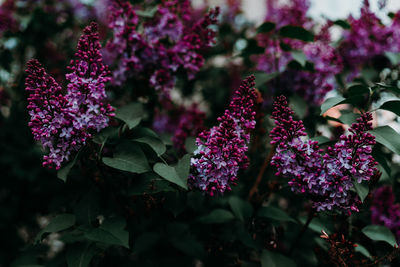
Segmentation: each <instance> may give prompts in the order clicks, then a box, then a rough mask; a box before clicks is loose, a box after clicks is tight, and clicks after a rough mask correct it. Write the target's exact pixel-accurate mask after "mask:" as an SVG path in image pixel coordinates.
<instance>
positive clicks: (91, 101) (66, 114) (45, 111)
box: [26, 23, 113, 169]
mask: <svg viewBox="0 0 400 267" xmlns="http://www.w3.org/2000/svg"><path fill="white" fill-rule="evenodd" d="M100 48H101V47H100V42H99V37H98V33H97V25H96V24H95V23H92V24H91V25H90V26H88V27H86V28H85V29H84V34H83V35H82V36H81V38H80V40H79V42H78V48H77V50H78V51H77V53H76V54H75V55H76V58H77V59H76V60H74V61H71V66H70V68H69V69H70V70H71V71H72V72H71V73H70V74H67V75H66V78H67V80H68V81H69V84H68V87H67V93H66V94H65V95H63V94H62V89H61V87H60V86H59V85H58V84H57V82H56V81H55V80H54V79H53V78H52V77H51V76H50V75H49V74H47V73H46V72H45V70H44V68H42V66H41V65H40V63H39V62H38V61H37V60H36V59H32V60H30V61H29V62H28V65H27V74H28V77H27V78H26V90H27V91H28V92H29V93H30V96H29V98H28V101H29V104H28V110H29V114H30V116H31V121H30V123H29V126H30V127H31V129H32V133H33V135H34V138H35V140H38V141H40V142H41V143H42V145H43V147H45V148H48V149H49V155H46V156H44V157H43V159H44V162H43V166H47V167H53V166H54V167H55V168H56V169H59V168H60V167H61V163H62V162H63V161H65V160H68V159H69V157H70V155H71V153H73V152H75V151H77V150H78V149H79V148H80V147H82V145H84V144H85V142H86V139H87V138H89V137H91V133H93V132H97V131H100V130H101V129H103V128H105V127H106V126H107V125H108V122H109V117H110V116H113V113H112V112H113V108H112V107H111V106H110V105H109V104H107V103H105V101H106V94H105V86H104V83H105V82H107V81H109V80H110V78H109V77H108V76H109V72H108V70H107V67H106V66H104V65H103V63H102V57H101V54H100V51H99V50H100Z"/></svg>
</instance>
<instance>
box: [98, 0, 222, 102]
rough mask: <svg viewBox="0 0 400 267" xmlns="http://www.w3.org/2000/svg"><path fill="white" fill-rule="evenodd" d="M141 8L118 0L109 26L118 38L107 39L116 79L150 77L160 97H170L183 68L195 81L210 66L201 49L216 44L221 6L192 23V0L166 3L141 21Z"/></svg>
mask: <svg viewBox="0 0 400 267" xmlns="http://www.w3.org/2000/svg"><path fill="white" fill-rule="evenodd" d="M138 11H141V10H138V9H136V7H134V6H132V5H131V4H130V3H129V1H126V0H114V1H113V2H112V6H111V7H110V12H111V15H110V19H109V21H110V22H109V27H110V28H111V29H112V30H113V33H114V35H113V38H112V39H111V40H110V41H109V42H108V43H107V47H106V48H107V53H108V58H109V62H110V63H116V65H117V66H116V70H115V71H114V72H113V74H114V79H113V82H114V83H115V84H116V85H121V84H122V83H123V82H124V81H125V80H127V79H128V78H137V79H144V80H145V81H148V83H149V85H150V86H151V87H152V88H154V89H155V90H157V91H160V93H161V94H160V95H161V96H164V97H169V91H170V90H171V89H172V88H173V86H174V85H175V78H176V75H177V72H178V70H183V71H184V72H185V73H186V74H187V77H188V78H189V79H192V78H194V75H195V74H196V73H197V72H198V71H199V70H200V68H201V67H202V65H203V64H204V58H203V56H202V55H201V52H202V51H203V50H204V49H205V48H208V47H210V46H211V45H212V44H213V43H214V37H215V34H216V33H215V31H214V30H212V29H211V28H210V26H211V25H215V24H216V23H217V19H216V17H217V16H218V14H219V9H218V7H217V8H215V9H212V10H210V12H209V13H208V14H206V15H205V16H204V17H203V18H202V19H200V20H199V21H198V22H196V23H194V25H191V26H190V24H191V22H190V19H191V12H192V11H191V6H190V1H187V0H185V1H178V0H170V1H162V3H161V4H159V5H158V6H157V11H156V13H155V15H154V17H152V18H151V20H144V21H139V16H138V14H137V12H138Z"/></svg>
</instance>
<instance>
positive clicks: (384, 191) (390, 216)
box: [371, 185, 400, 240]
mask: <svg viewBox="0 0 400 267" xmlns="http://www.w3.org/2000/svg"><path fill="white" fill-rule="evenodd" d="M394 198H395V197H394V194H393V191H392V187H391V186H389V185H385V186H382V187H380V188H378V189H377V190H376V191H375V193H374V197H373V200H372V205H371V221H372V223H373V224H378V225H384V226H386V227H387V228H389V229H390V230H391V231H392V232H393V233H394V234H395V235H396V237H397V240H400V204H398V203H397V204H395V202H394V200H395V199H394Z"/></svg>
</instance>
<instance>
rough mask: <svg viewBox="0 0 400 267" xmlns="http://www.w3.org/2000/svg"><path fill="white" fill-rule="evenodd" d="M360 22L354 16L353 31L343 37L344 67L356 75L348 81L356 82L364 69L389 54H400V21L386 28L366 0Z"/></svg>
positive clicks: (395, 20) (341, 47)
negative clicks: (373, 60) (385, 53)
mask: <svg viewBox="0 0 400 267" xmlns="http://www.w3.org/2000/svg"><path fill="white" fill-rule="evenodd" d="M360 13H361V15H360V17H359V18H358V19H356V18H354V17H353V16H350V17H349V18H348V21H349V23H350V26H351V28H350V29H349V30H348V31H344V33H343V41H342V42H341V44H340V46H339V48H338V50H339V52H340V54H341V56H342V58H343V61H344V63H345V64H346V66H348V67H349V69H350V70H351V71H352V73H351V74H350V76H349V77H348V79H350V80H351V79H352V78H354V77H355V76H356V75H357V74H358V73H359V71H360V69H361V68H362V66H363V65H365V64H367V63H370V62H371V59H374V58H375V57H377V56H380V55H383V52H385V51H392V52H399V51H400V50H399V48H400V46H399V44H398V43H399V41H400V34H399V29H400V24H399V23H398V21H397V19H396V18H395V19H394V20H393V23H392V25H384V24H383V23H382V22H381V20H380V19H379V18H378V17H377V16H376V15H375V14H374V13H373V12H372V11H371V9H370V5H369V1H368V0H364V4H363V6H362V8H361V12H360Z"/></svg>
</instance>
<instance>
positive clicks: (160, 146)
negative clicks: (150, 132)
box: [133, 136, 167, 156]
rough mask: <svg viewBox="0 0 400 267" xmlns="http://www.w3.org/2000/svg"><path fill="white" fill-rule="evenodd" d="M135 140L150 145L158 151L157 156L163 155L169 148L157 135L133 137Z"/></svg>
mask: <svg viewBox="0 0 400 267" xmlns="http://www.w3.org/2000/svg"><path fill="white" fill-rule="evenodd" d="M133 141H136V142H140V143H143V144H146V145H149V146H150V147H151V148H152V149H153V150H154V152H156V153H157V156H161V155H162V154H164V153H165V151H166V150H167V148H166V147H165V145H164V143H163V142H162V141H161V139H159V138H156V137H152V136H143V137H140V138H136V139H133Z"/></svg>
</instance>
